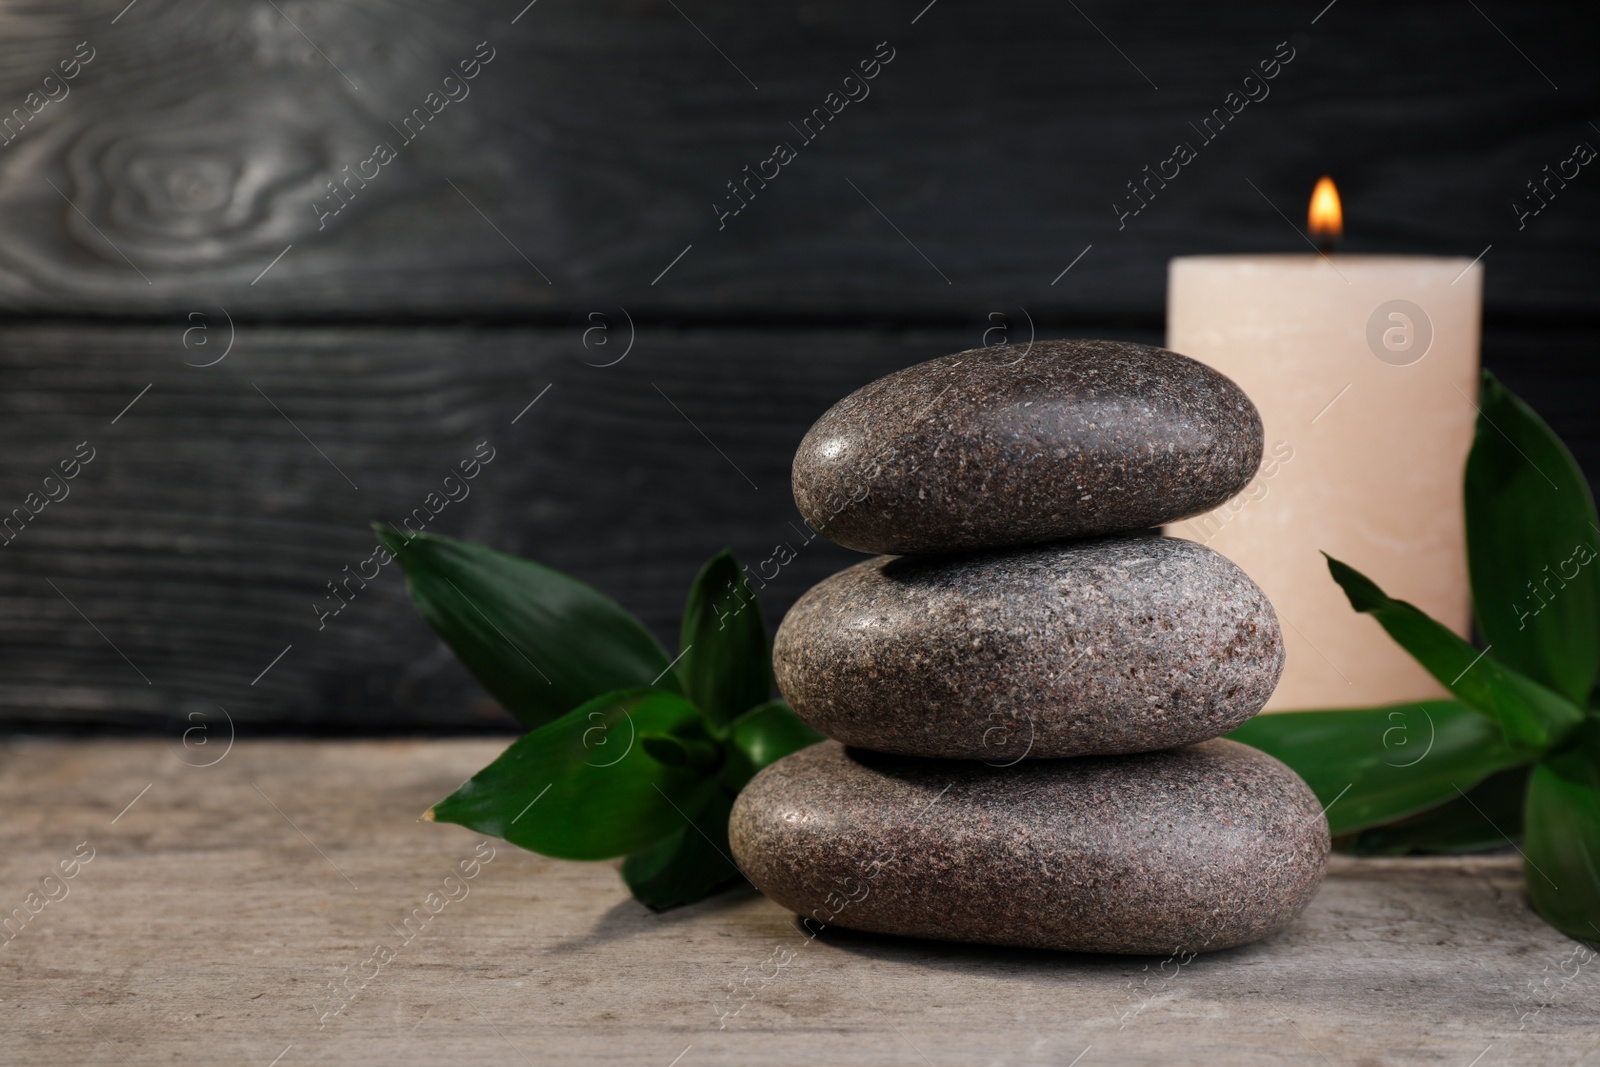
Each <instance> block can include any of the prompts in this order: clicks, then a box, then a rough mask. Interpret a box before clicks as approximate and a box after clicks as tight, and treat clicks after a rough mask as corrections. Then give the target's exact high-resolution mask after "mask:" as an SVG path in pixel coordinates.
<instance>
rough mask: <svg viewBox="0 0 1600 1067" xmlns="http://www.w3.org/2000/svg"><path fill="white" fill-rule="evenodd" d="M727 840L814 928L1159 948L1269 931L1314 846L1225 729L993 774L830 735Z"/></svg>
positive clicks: (1304, 881)
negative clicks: (1146, 748)
mask: <svg viewBox="0 0 1600 1067" xmlns="http://www.w3.org/2000/svg"><path fill="white" fill-rule="evenodd" d="M728 831H729V841H730V843H731V844H732V846H733V854H734V857H735V859H736V860H737V861H738V863H739V866H740V868H741V869H742V870H743V871H744V873H745V874H746V876H748V877H749V879H750V880H751V881H752V882H754V883H755V885H756V887H757V888H758V889H760V890H761V891H762V892H763V893H765V894H766V895H767V896H769V897H771V898H772V899H773V900H775V901H777V902H778V903H779V904H781V905H783V906H784V907H786V908H788V909H790V910H791V911H793V912H795V913H796V914H798V915H801V916H803V917H807V918H809V919H812V920H815V922H813V923H812V924H811V925H812V926H813V927H814V926H815V924H816V923H819V922H820V923H827V924H837V925H839V926H846V927H850V928H852V929H856V930H872V931H876V932H879V933H887V934H905V935H910V936H915V937H931V938H941V939H946V940H957V941H975V942H980V943H986V944H995V945H1019V946H1025V947H1030V948H1051V949H1067V950H1073V951H1080V952H1121V953H1148V954H1160V955H1168V954H1171V953H1177V952H1207V951H1214V950H1216V949H1222V948H1229V947H1231V946H1234V945H1240V944H1244V943H1245V942H1247V941H1254V940H1256V939H1257V938H1261V937H1265V936H1266V935H1268V934H1271V933H1273V932H1275V931H1277V930H1281V929H1282V928H1283V927H1285V926H1287V925H1288V924H1289V923H1290V922H1291V921H1292V920H1293V919H1294V917H1295V916H1296V915H1298V914H1299V913H1300V911H1301V909H1303V908H1304V907H1305V906H1306V904H1307V903H1308V902H1309V901H1310V900H1311V897H1312V896H1313V895H1314V894H1315V893H1316V890H1317V887H1318V886H1319V885H1320V884H1321V882H1322V875H1323V872H1324V870H1325V869H1326V867H1327V862H1328V845H1329V841H1328V823H1327V820H1326V819H1325V818H1324V817H1323V815H1322V809H1321V805H1319V804H1318V803H1317V798H1316V797H1315V795H1313V794H1312V792H1311V790H1310V788H1308V787H1307V786H1306V784H1305V783H1304V782H1302V781H1301V780H1300V779H1299V778H1298V777H1297V776H1296V775H1295V774H1294V772H1293V771H1291V770H1289V768H1287V767H1285V766H1284V765H1283V764H1281V763H1279V762H1278V761H1277V760H1275V759H1273V758H1272V757H1271V756H1268V755H1266V754H1265V753H1263V752H1259V751H1257V750H1256V749H1253V748H1250V747H1248V746H1246V745H1240V744H1236V743H1235V742H1232V741H1228V740H1224V739H1220V738H1219V739H1217V740H1214V741H1207V742H1204V743H1203V744H1199V745H1194V746H1191V747H1189V748H1179V749H1173V750H1170V751H1167V752H1151V753H1146V754H1143V755H1137V756H1105V757H1090V758H1085V759H1073V760H1048V761H1039V762H1029V763H1023V764H1018V765H1017V766H1015V767H1010V768H1006V769H1003V770H1002V769H996V768H992V767H988V766H985V765H984V764H982V763H974V762H971V761H933V760H916V759H907V758H905V757H900V756H885V755H878V754H874V753H869V752H864V751H861V750H859V749H849V750H847V749H846V748H845V747H844V746H843V745H841V744H839V743H837V742H834V741H825V742H823V743H821V744H819V745H815V746H813V747H811V748H808V749H804V750H802V751H800V752H797V753H795V754H794V755H791V756H787V757H785V758H784V759H781V760H779V761H778V762H777V763H774V764H773V765H772V766H770V767H768V768H766V769H765V770H763V771H762V772H761V773H760V774H758V775H756V777H755V778H754V779H752V780H751V782H750V784H749V785H748V786H746V787H745V790H744V792H743V793H741V794H740V796H739V799H738V801H737V802H736V803H735V804H734V807H733V816H732V818H731V820H730V822H729V826H728Z"/></svg>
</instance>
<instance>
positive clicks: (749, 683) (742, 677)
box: [678, 550, 772, 726]
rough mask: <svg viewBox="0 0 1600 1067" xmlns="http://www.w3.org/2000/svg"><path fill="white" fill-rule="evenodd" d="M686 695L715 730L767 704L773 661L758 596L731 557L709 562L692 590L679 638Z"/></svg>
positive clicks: (721, 554)
mask: <svg viewBox="0 0 1600 1067" xmlns="http://www.w3.org/2000/svg"><path fill="white" fill-rule="evenodd" d="M678 647H679V650H680V651H681V652H682V653H683V655H682V656H681V657H680V658H679V660H678V677H679V678H680V679H681V680H682V682H683V691H684V692H685V693H687V694H688V695H689V699H690V700H692V701H694V702H695V703H696V704H697V705H699V706H700V707H701V708H702V709H704V711H705V712H706V715H707V717H708V718H709V719H710V720H711V721H712V722H713V723H715V724H717V725H719V726H720V725H723V724H725V723H729V722H732V721H733V719H734V718H736V717H737V716H738V715H739V714H741V713H742V712H744V711H746V710H748V709H750V708H753V707H755V706H756V705H757V704H759V703H761V702H762V701H763V700H766V699H767V695H768V693H769V692H770V691H771V688H772V661H771V659H770V657H769V655H768V653H767V628H766V625H765V624H764V623H763V622H762V621H761V608H760V606H759V605H758V604H757V603H756V598H755V593H754V592H752V591H751V589H750V585H749V583H748V582H746V581H745V580H744V574H743V572H742V571H740V569H739V564H738V562H737V561H735V560H734V558H733V553H731V552H729V551H727V550H723V551H722V552H719V553H717V554H716V555H715V556H712V557H711V560H710V562H708V563H707V564H706V565H705V566H704V567H703V568H701V571H700V574H699V576H698V577H696V578H695V580H694V585H693V586H692V587H690V589H689V599H688V602H687V603H685V604H684V606H683V628H682V633H681V636H680V638H679V646H678Z"/></svg>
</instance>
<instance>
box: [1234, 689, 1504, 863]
mask: <svg viewBox="0 0 1600 1067" xmlns="http://www.w3.org/2000/svg"><path fill="white" fill-rule="evenodd" d="M1228 736H1229V737H1230V738H1232V739H1233V740H1235V741H1242V742H1244V743H1245V744H1247V745H1251V746H1253V747H1255V748H1259V749H1261V750H1262V751H1263V752H1266V753H1268V754H1269V755H1272V756H1275V757H1277V758H1278V759H1280V760H1282V761H1283V762H1284V763H1287V764H1288V765H1289V766H1290V767H1292V768H1294V770H1295V772H1296V773H1297V774H1299V775H1300V777H1302V778H1304V779H1305V780H1306V784H1307V785H1309V786H1311V789H1312V791H1313V792H1314V793H1316V794H1317V799H1318V800H1320V801H1322V803H1323V804H1324V805H1325V806H1326V807H1327V816H1328V826H1329V828H1330V829H1331V830H1332V832H1333V833H1334V834H1335V835H1338V834H1347V833H1350V832H1351V831H1354V830H1361V829H1364V828H1366V827H1369V826H1377V825H1379V824H1382V823H1386V822H1390V821H1391V820H1394V819H1398V818H1401V817H1402V816H1406V815H1411V814H1413V813H1415V812H1418V811H1424V810H1426V809H1428V808H1432V807H1436V806H1437V805H1439V804H1443V803H1445V802H1446V801H1450V800H1454V799H1456V798H1457V797H1459V796H1460V793H1459V792H1458V790H1466V789H1470V788H1471V787H1472V786H1473V785H1474V784H1476V783H1477V782H1479V781H1481V780H1482V779H1483V778H1484V777H1486V776H1487V775H1490V774H1492V773H1494V772H1495V771H1499V770H1504V769H1506V768H1508V767H1512V766H1515V765H1517V764H1519V763H1524V762H1526V761H1527V759H1528V757H1527V755H1526V754H1525V753H1519V752H1517V751H1515V750H1513V749H1512V748H1510V747H1508V746H1507V745H1506V744H1505V743H1504V742H1503V741H1502V740H1501V738H1500V731H1499V730H1498V729H1497V728H1496V727H1495V724H1494V723H1492V722H1490V721H1489V720H1488V719H1486V718H1484V717H1483V716H1482V715H1479V714H1477V713H1476V712H1474V711H1473V710H1472V709H1471V708H1468V707H1466V706H1465V705H1463V704H1459V703H1457V702H1455V701H1453V700H1423V701H1417V702H1415V703H1409V704H1394V705H1390V706H1388V707H1380V708H1360V709H1355V710H1346V711H1286V712H1276V713H1273V714H1270V715H1257V716H1256V717H1255V718H1253V719H1251V720H1249V721H1248V722H1246V723H1245V724H1244V725H1243V726H1240V727H1239V728H1238V729H1236V730H1234V731H1233V732H1232V733H1230V734H1229V735H1228Z"/></svg>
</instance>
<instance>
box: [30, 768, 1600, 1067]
mask: <svg viewBox="0 0 1600 1067" xmlns="http://www.w3.org/2000/svg"><path fill="white" fill-rule="evenodd" d="M497 747H498V746H497V745H496V744H495V743H492V742H488V741H443V742H441V741H436V742H426V743H419V742H387V743H378V742H320V743H309V742H248V741H246V742H241V743H239V744H238V745H236V746H235V747H234V749H233V750H232V752H230V753H229V754H228V755H227V756H226V757H225V758H224V759H222V760H221V761H220V762H218V763H217V764H216V765H215V766H212V767H210V768H198V767H193V766H185V765H184V763H183V762H180V759H179V757H180V756H185V755H189V756H192V753H190V752H185V750H183V749H181V748H177V747H174V746H169V745H163V744H161V743H159V742H136V743H127V742H104V743H92V744H73V743H51V744H38V743H31V744H30V743H10V744H7V745H5V746H3V747H0V806H3V810H4V811H6V812H7V813H8V814H7V817H6V819H5V820H4V821H3V824H0V855H3V856H4V860H3V861H0V863H3V875H4V877H3V880H0V881H3V886H4V889H3V892H4V893H5V894H6V896H5V897H4V898H3V899H0V904H3V905H4V908H5V910H9V909H11V908H13V907H19V906H21V905H22V903H23V899H24V897H25V895H26V894H27V893H28V892H29V891H30V889H32V888H34V887H35V886H36V885H37V884H38V882H39V880H40V879H41V878H42V877H43V876H44V875H45V874H46V873H48V872H49V871H50V870H51V869H52V868H53V867H54V866H55V865H56V864H57V863H58V862H59V861H60V860H62V859H66V858H70V857H71V856H72V855H73V853H74V850H75V849H76V848H78V846H79V845H80V843H82V842H87V843H88V846H89V847H90V848H92V849H93V850H94V858H93V859H92V860H91V861H90V862H89V863H88V864H87V865H85V866H83V867H82V868H81V869H80V870H79V871H78V873H77V875H76V877H75V878H74V879H72V880H71V881H70V882H68V883H66V885H67V887H68V890H69V891H68V894H67V896H65V897H64V898H63V899H60V900H58V901H56V902H54V903H50V904H48V905H46V906H45V907H44V908H43V910H42V911H41V913H40V914H39V915H37V916H35V917H33V918H32V919H31V920H30V921H29V922H28V923H26V924H25V925H24V926H22V928H21V929H20V932H19V933H17V935H16V936H15V937H14V938H13V939H12V940H10V941H9V942H8V943H5V944H3V946H0V999H3V1002H4V1005H5V1011H6V1017H7V1020H8V1025H7V1026H6V1027H5V1028H4V1033H3V1034H0V1058H4V1059H5V1060H6V1061H7V1062H17V1063H29V1064H58V1063H59V1064H73V1065H77V1064H89V1063H107V1064H110V1063H123V1062H131V1063H150V1062H162V1063H174V1064H187V1063H194V1064H214V1063H255V1064H261V1065H263V1067H264V1065H266V1064H268V1063H269V1062H271V1061H272V1060H273V1057H275V1056H279V1055H280V1054H281V1055H282V1059H281V1060H279V1061H278V1062H279V1063H280V1064H281V1065H282V1067H292V1065H294V1064H306V1063H340V1064H367V1063H371V1064H385V1065H388V1067H400V1065H406V1064H424V1063H439V1062H443V1061H446V1060H448V1061H450V1062H482V1063H504V1064H520V1063H523V1062H531V1063H540V1064H543V1063H580V1062H581V1063H602V1064H637V1065H640V1067H648V1065H654V1067H666V1065H667V1064H669V1063H672V1062H673V1061H674V1057H677V1056H680V1054H681V1056H682V1058H681V1059H679V1060H678V1061H677V1063H678V1065H679V1067H692V1065H697V1064H706V1065H710V1064H729V1065H732V1064H748V1063H764V1064H767V1063H770V1064H784V1065H787V1064H796V1065H800V1064H806V1065H811V1064H817V1063H844V1064H856V1063H863V1064H864V1063H874V1064H881V1063H906V1064H918V1063H933V1064H953V1063H991V1064H1008V1065H1009V1064H1016V1065H1022V1064H1041V1065H1042V1064H1056V1065H1066V1064H1069V1063H1072V1062H1074V1058H1075V1057H1079V1056H1080V1055H1081V1057H1082V1058H1081V1059H1078V1060H1077V1061H1076V1062H1077V1063H1078V1064H1079V1065H1080V1067H1092V1065H1093V1064H1096V1063H1100V1064H1108V1063H1116V1064H1171V1063H1238V1064H1246V1065H1255V1064H1281V1063H1284V1062H1294V1063H1322V1062H1328V1063H1334V1064H1346V1063H1363V1064H1408V1065H1409V1064H1441V1065H1449V1067H1467V1065H1468V1064H1471V1063H1473V1062H1474V1058H1475V1057H1479V1056H1480V1055H1481V1057H1482V1058H1481V1059H1480V1060H1478V1061H1477V1062H1478V1063H1480V1064H1488V1063H1495V1064H1549V1063H1581V1062H1587V1061H1588V1058H1589V1057H1592V1056H1593V1055H1594V1054H1595V1051H1596V1044H1597V1043H1600V1037H1597V1034H1600V996H1597V995H1596V989H1597V988H1600V987H1597V985H1596V983H1597V982H1600V977H1597V975H1600V972H1597V970H1596V968H1595V965H1594V964H1593V963H1592V962H1589V963H1585V962H1583V961H1585V960H1591V959H1592V953H1589V952H1588V951H1587V950H1584V949H1582V948H1581V947H1580V946H1578V945H1577V944H1576V943H1575V942H1572V941H1570V940H1568V939H1566V938H1564V937H1562V936H1561V935H1559V934H1557V933H1555V932H1554V931H1553V930H1551V929H1550V928H1549V927H1547V926H1545V925H1544V924H1543V923H1542V922H1540V920H1539V919H1538V918H1537V917H1536V916H1535V915H1534V914H1533V913H1532V912H1531V911H1530V910H1529V908H1528V907H1527V904H1526V902H1525V899H1524V896H1523V889H1522V879H1521V875H1520V872H1519V870H1518V862H1519V861H1517V859H1516V857H1515V856H1514V855H1513V856H1511V857H1510V858H1498V857H1495V858H1487V859H1469V860H1384V861H1370V860H1369V861H1354V860H1349V859H1343V858H1340V859H1336V860H1335V862H1334V866H1333V868H1332V871H1331V873H1330V876H1329V878H1328V881H1327V882H1326V884H1325V885H1324V887H1323V889H1322V891H1321V893H1320V894H1319V895H1318V897H1317V898H1316V899H1315V900H1314V901H1313V903H1312V904H1311V906H1310V907H1309V909H1308V910H1307V911H1306V913H1305V914H1304V915H1303V917H1302V918H1301V919H1300V920H1299V921H1297V922H1296V923H1295V925H1294V926H1292V927H1291V928H1290V929H1289V930H1287V931H1286V932H1284V933H1283V934H1281V935H1279V936H1277V937H1274V938H1271V939H1269V940H1267V941H1264V942H1260V943H1258V944H1256V945H1252V946H1247V947H1244V948H1241V949H1236V950H1232V951H1228V952H1221V953H1216V954H1210V955H1204V956H1200V957H1197V958H1195V959H1194V960H1193V961H1192V962H1189V963H1187V965H1185V966H1182V967H1180V966H1178V964H1177V962H1176V961H1163V960H1162V959H1160V958H1143V957H1141V958H1118V957H1108V956H1077V955H1057V954H1049V953H1034V952H1021V951H1007V950H995V949H984V948H974V947H967V946H960V945H952V944H942V943H936V942H923V941H902V940H896V939H891V938H883V937H871V936H865V935H858V934H852V933H849V932H846V931H835V930H829V931H825V932H824V933H823V934H822V935H821V936H820V937H818V938H817V939H815V940H814V941H808V940H806V939H805V938H804V937H803V935H802V934H800V933H799V932H798V931H797V929H796V926H795V924H794V920H793V916H791V915H789V914H787V913H785V912H784V911H782V910H781V909H780V908H778V907H777V906H776V905H773V904H771V903H769V902H767V901H766V900H764V899H763V898H761V897H759V896H756V895H755V894H753V893H752V892H750V891H748V890H746V891H743V892H735V893H730V894H728V895H725V896H722V897H718V898H716V899H713V900H710V901H706V902H704V903H701V904H699V905H696V906H693V907H690V908H686V909H682V910H679V911H674V912H670V913H667V914H665V915H659V916H658V915H651V914H650V913H648V912H647V911H646V910H645V909H644V908H642V907H641V906H639V905H637V904H635V903H633V902H632V901H631V900H629V899H628V897H627V895H626V893H625V891H624V889H623V887H622V885H621V883H620V881H619V880H618V878H617V876H616V874H615V872H614V870H613V869H612V865H610V864H605V863H600V864H578V863H567V862H562V861H557V860H549V859H544V858H541V857H537V856H533V855H531V854H528V853H522V852H519V851H518V850H516V849H514V848H512V847H510V846H508V845H505V844H504V843H502V842H495V843H494V844H493V845H492V847H493V849H494V856H493V859H492V860H489V861H488V863H487V864H486V865H484V866H482V867H481V869H479V871H478V873H477V875H476V877H475V878H473V879H471V880H469V881H467V882H466V883H465V885H466V887H467V894H466V896H465V897H462V898H461V899H458V900H457V901H455V902H452V903H447V904H445V905H443V906H442V907H440V908H439V909H438V911H437V914H435V915H433V916H432V918H431V919H429V920H428V921H427V922H426V924H421V923H420V920H419V919H413V928H414V929H415V928H417V927H419V926H420V928H421V930H422V932H421V933H420V934H417V935H416V936H414V938H413V939H412V940H411V941H410V942H409V943H407V942H405V941H404V939H403V938H402V936H401V935H400V934H397V933H396V930H395V927H396V926H401V925H402V924H403V923H404V921H405V920H406V919H407V918H408V917H410V916H412V915H413V913H414V909H417V908H424V909H425V905H424V901H425V900H426V898H427V895H428V893H430V892H432V891H436V890H439V889H441V888H443V887H444V877H445V876H446V874H448V873H449V872H450V871H451V870H452V869H453V868H455V867H456V865H457V864H458V863H459V862H461V861H463V860H469V859H470V858H472V857H473V856H474V854H475V850H476V848H477V846H478V844H479V842H480V841H482V840H483V839H482V838H480V837H478V836H476V835H473V834H471V833H469V832H467V831H465V830H463V829H461V828H459V827H447V826H442V825H434V824H429V823H423V822H419V821H417V815H418V813H420V812H421V811H422V810H423V809H424V808H426V807H427V806H428V805H429V804H430V803H432V802H433V801H434V800H436V799H438V798H439V797H440V796H441V795H442V794H443V793H445V792H447V791H448V790H450V789H451V788H453V787H454V786H455V785H456V783H457V782H459V781H460V780H461V779H462V778H463V777H465V776H466V775H467V774H469V773H470V772H471V771H473V770H474V769H476V768H477V767H478V766H479V765H480V764H482V763H484V762H486V761H487V760H488V759H489V758H491V757H492V755H493V754H494V752H495V751H496V750H497ZM147 786H148V787H149V788H148V790H147V791H145V790H146V787H147ZM142 791H143V792H142ZM135 797H138V799H137V803H135V804H133V806H132V807H131V808H128V810H126V811H123V809H124V808H126V807H127V805H128V804H129V802H130V801H131V800H134V799H135ZM119 812H122V814H121V815H120V816H119V815H118V813H119ZM113 819H115V821H114V822H113ZM291 823H292V825H291ZM346 877H348V878H349V881H346ZM352 883H353V886H354V887H353V886H352ZM57 892H58V895H59V891H57ZM452 892H453V893H455V895H457V896H458V897H459V896H460V889H457V888H452ZM424 914H427V912H426V910H424ZM377 944H384V945H386V946H387V947H388V948H390V949H392V950H394V951H395V956H394V958H393V960H392V961H391V962H389V963H388V964H387V965H385V966H383V967H382V968H381V970H379V971H378V973H377V974H376V975H375V976H372V971H373V969H374V968H373V966H371V965H369V966H367V967H366V968H363V967H362V963H363V961H366V960H368V959H370V958H372V957H373V952H374V946H375V945H377ZM791 952H792V953H793V955H792V956H787V955H785V953H791ZM779 960H782V961H783V964H782V966H781V967H780V966H779V964H778V961H779ZM1163 964H1165V966H1164V967H1163ZM346 969H348V973H349V974H350V975H351V976H356V975H358V974H362V973H365V974H366V975H367V976H369V977H370V981H368V982H367V984H366V985H365V986H364V987H362V988H360V989H359V993H358V995H354V996H353V997H351V998H350V999H349V1000H348V1001H347V1007H346V1008H345V1009H344V1010H343V1011H342V1012H340V1013H339V1014H337V1015H330V1016H329V1017H328V1018H327V1019H325V1020H323V1019H322V1017H321V1015H320V1014H319V1010H318V1009H317V1008H314V1007H313V1001H314V999H315V998H317V997H318V995H319V994H325V993H326V989H327V983H328V982H330V981H333V980H337V979H340V978H342V977H343V976H344V974H345V973H346ZM763 975H765V976H767V977H766V978H763ZM359 985H360V979H359V978H356V977H352V979H351V983H350V989H351V990H352V991H355V990H356V989H357V987H358V986H359ZM330 1004H331V1002H329V1001H326V1000H324V1001H322V1007H321V1010H322V1011H331V1010H333V1009H332V1007H331V1006H330ZM319 1022H324V1023H325V1025H323V1026H322V1027H321V1028H320V1029H319ZM1086 1049H1087V1050H1088V1051H1085V1050H1086ZM1486 1050H1487V1051H1486Z"/></svg>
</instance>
